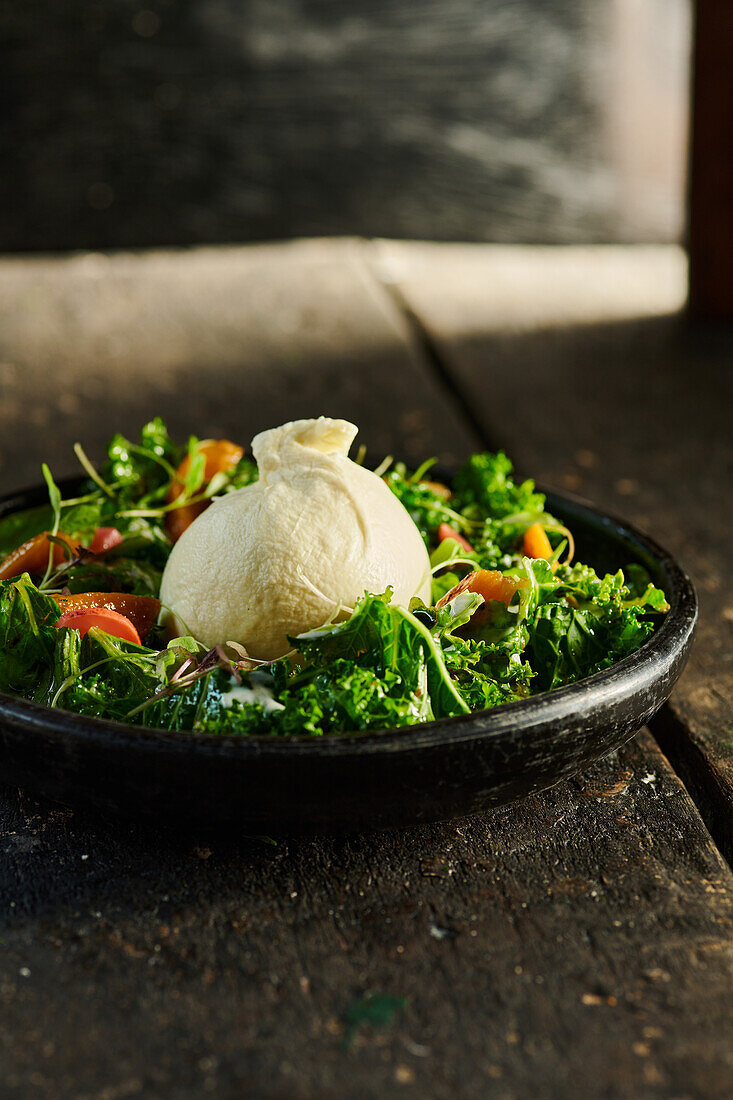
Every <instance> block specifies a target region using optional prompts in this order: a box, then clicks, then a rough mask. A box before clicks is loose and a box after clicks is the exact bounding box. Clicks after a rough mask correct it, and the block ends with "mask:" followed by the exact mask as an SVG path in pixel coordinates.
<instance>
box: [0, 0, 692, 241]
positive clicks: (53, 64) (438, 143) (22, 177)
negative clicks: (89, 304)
mask: <svg viewBox="0 0 733 1100" xmlns="http://www.w3.org/2000/svg"><path fill="white" fill-rule="evenodd" d="M690 34H691V32H690V6H689V2H688V0H552V2H549V0H348V2H347V0H143V2H142V3H141V2H140V0H74V2H69V0H2V3H1V4H0V40H1V41H2V59H1V60H2V84H3V85H4V97H5V105H4V107H3V109H2V113H1V114H0V163H1V164H2V166H3V169H2V172H1V173H0V250H4V251H23V250H29V251H33V250H44V251H48V250H56V249H77V248H85V249H88V248H91V249H101V248H116V247H137V246H139V247H143V246H151V245H187V244H194V243H201V242H207V243H217V242H243V241H251V240H266V239H272V238H287V237H294V236H312V235H332V234H344V233H348V234H360V235H365V236H375V235H376V236H388V237H417V238H429V239H434V240H440V239H451V240H457V239H460V240H467V241H507V242H515V241H524V242H547V243H568V242H584V241H673V240H678V239H679V238H680V235H681V233H682V231H683V223H684V217H683V209H684V194H683V192H684V183H683V181H684V173H685V157H686V151H685V143H686V129H687V98H688V64H689V52H690ZM640 105H642V106H641V108H640Z"/></svg>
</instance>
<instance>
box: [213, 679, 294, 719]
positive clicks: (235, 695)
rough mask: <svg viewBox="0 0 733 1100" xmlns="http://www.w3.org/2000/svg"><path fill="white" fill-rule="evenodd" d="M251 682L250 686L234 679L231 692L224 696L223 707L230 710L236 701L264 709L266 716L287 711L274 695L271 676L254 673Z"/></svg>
mask: <svg viewBox="0 0 733 1100" xmlns="http://www.w3.org/2000/svg"><path fill="white" fill-rule="evenodd" d="M249 682H250V686H247V684H238V683H237V681H236V680H235V679H234V677H232V686H231V687H230V689H229V691H227V692H225V693H224V694H222V697H221V705H222V706H223V707H225V708H226V709H227V710H228V709H229V707H230V706H231V705H232V703H234V702H235V701H236V702H239V703H243V704H254V705H255V706H259V707H262V709H263V710H264V712H265V714H270V713H272V711H274V710H285V707H284V706H283V704H282V703H278V701H277V699H276V698H275V696H274V694H273V691H272V686H271V681H270V677H269V676H266V675H264V674H263V673H261V672H252V673H250V676H249Z"/></svg>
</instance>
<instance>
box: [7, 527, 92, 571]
mask: <svg viewBox="0 0 733 1100" xmlns="http://www.w3.org/2000/svg"><path fill="white" fill-rule="evenodd" d="M49 534H50V531H41V533H40V535H34V536H33V538H32V539H28V541H27V542H24V543H22V544H21V545H20V546H18V547H16V549H15V550H13V551H11V553H10V554H8V556H7V557H6V558H4V560H3V561H2V562H0V581H7V580H10V578H11V577H19V576H20V575H21V573H30V574H31V576H33V575H34V574H38V573H45V572H46V569H47V568H48V557H49V552H51V554H52V561H53V564H54V566H59V565H61V563H62V562H63V561H64V559H65V557H66V555H65V554H64V551H63V548H62V547H61V546H59V545H58V543H56V542H49V538H48V536H49ZM56 537H57V538H59V539H61V540H62V542H65V543H66V545H67V546H68V547H69V549H70V550H72V551H73V552H76V550H77V549H78V546H77V545H76V544H75V543H72V542H71V539H70V538H69V537H68V535H63V534H61V532H59V533H58V535H57V536H56Z"/></svg>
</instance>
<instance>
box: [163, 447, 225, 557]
mask: <svg viewBox="0 0 733 1100" xmlns="http://www.w3.org/2000/svg"><path fill="white" fill-rule="evenodd" d="M198 454H202V455H203V456H204V458H205V459H206V465H205V467H204V480H203V485H202V486H201V488H202V489H203V488H204V486H206V485H208V483H209V482H210V481H211V479H212V478H213V477H214V476H215V475H216V474H219V473H226V472H228V471H229V470H233V469H234V467H235V466H236V465H237V463H238V462H239V460H240V459H241V458H242V457H243V455H244V448H243V447H240V446H239V445H238V444H237V443H232V442H231V441H230V440H229V439H205V440H203V441H202V442H201V443H199V445H198ZM190 468H191V459H190V457H189V456H188V455H186V457H185V458H184V460H183V462H182V463H181V464H180V466H179V467H178V469H177V470H176V476H175V477H174V478H173V480H172V481H171V484H170V488H169V490H168V498H167V499H168V503H169V504H172V503H173V501H174V500H176V499H177V498H178V497H179V496H180V495H181V493H182V492H183V490H184V485H185V481H186V476H187V474H188V471H189V470H190ZM208 504H209V502H208V501H207V500H200V501H197V503H196V504H182V505H181V507H180V508H174V509H173V511H171V512H167V513H166V517H165V529H166V531H167V532H168V536H169V538H170V540H171V542H178V539H179V538H180V537H181V535H182V534H183V532H184V531H185V530H186V529H187V528H188V527H190V526H191V524H192V523H193V521H194V520H195V519H196V518H197V517H198V516H200V515H201V513H202V512H203V511H204V509H205V508H207V507H208Z"/></svg>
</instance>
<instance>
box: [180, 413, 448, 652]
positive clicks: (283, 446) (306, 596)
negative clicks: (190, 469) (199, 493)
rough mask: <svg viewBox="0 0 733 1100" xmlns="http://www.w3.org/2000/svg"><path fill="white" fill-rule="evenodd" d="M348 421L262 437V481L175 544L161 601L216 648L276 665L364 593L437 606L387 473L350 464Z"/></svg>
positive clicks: (214, 509)
mask: <svg viewBox="0 0 733 1100" xmlns="http://www.w3.org/2000/svg"><path fill="white" fill-rule="evenodd" d="M357 431H358V429H357V428H356V427H355V426H354V425H353V424H349V423H348V421H346V420H330V419H328V418H327V417H324V416H321V417H319V418H318V419H317V420H296V421H294V422H292V423H290V424H283V425H282V426H281V427H279V428H271V429H270V430H269V431H266V432H261V433H260V434H259V435H257V436H255V438H254V439H253V441H252V451H253V453H254V456H255V458H256V460H257V464H258V466H259V480H258V481H256V482H255V483H254V484H252V485H248V486H246V488H244V489H238V490H236V491H235V492H232V493H229V494H227V495H226V496H224V497H221V498H220V499H218V500H215V501H214V502H213V504H212V505H211V506H210V507H209V508H208V509H207V510H206V511H205V512H203V513H202V514H201V515H200V516H199V518H198V519H196V520H195V521H194V523H192V524H191V526H190V527H189V528H188V529H187V530H186V531H185V532H184V534H183V535H182V536H181V538H180V539H179V540H178V542H177V543H176V544H175V546H174V547H173V551H172V553H171V555H170V558H169V559H168V563H167V565H166V568H165V573H164V574H163V583H162V587H161V593H160V595H161V601H162V603H163V604H164V605H166V606H167V608H169V609H170V612H173V613H174V615H175V616H176V618H177V619H178V622H177V623H176V624H175V627H176V629H177V631H178V632H180V633H183V632H190V633H191V634H193V635H194V637H196V638H198V639H199V641H201V642H203V643H204V644H205V645H207V646H213V645H217V644H220V643H226V642H231V641H233V642H238V643H239V644H240V645H243V646H244V647H245V648H246V649H247V652H248V653H250V654H251V656H253V657H257V658H260V659H262V660H273V659H275V658H277V657H281V656H282V655H283V654H284V653H287V652H288V651H289V650H291V649H292V648H293V647H292V645H291V643H290V642H289V641H288V635H290V636H294V635H297V634H302V633H304V632H305V631H307V630H312V629H315V628H316V627H319V626H322V625H323V624H324V623H325V622H328V621H330V620H333V619H335V618H339V617H340V618H343V617H344V614H348V611H349V610H350V609H351V608H353V607H354V603H355V601H356V600H357V599H358V598H359V597H360V596H362V595H363V594H364V592H372V593H380V592H384V590H385V589H386V588H387V586H388V585H391V586H392V588H393V591H394V595H393V600H394V602H395V603H399V604H402V605H404V606H406V605H407V604H408V602H409V600H410V598H411V597H412V596H415V595H417V596H419V597H420V598H421V599H422V600H423V601H424V602H425V603H429V602H430V562H429V559H428V554H427V550H426V549H425V545H424V543H423V540H422V538H421V536H420V532H419V531H418V529H417V527H416V526H415V524H414V523H413V521H412V519H411V518H410V516H409V515H408V513H407V511H406V510H405V508H404V507H403V505H402V504H401V503H400V501H399V500H398V499H397V497H395V496H394V494H393V493H392V492H391V491H390V490H389V488H388V487H387V486H386V485H385V483H384V482H383V481H382V479H381V478H380V477H378V476H377V475H376V474H374V473H372V472H371V471H370V470H366V469H364V467H363V466H359V465H358V464H357V463H356V462H352V461H351V460H350V459H349V458H348V457H347V455H348V451H349V447H350V446H351V444H352V443H353V441H354V438H355V436H356V434H357Z"/></svg>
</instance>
